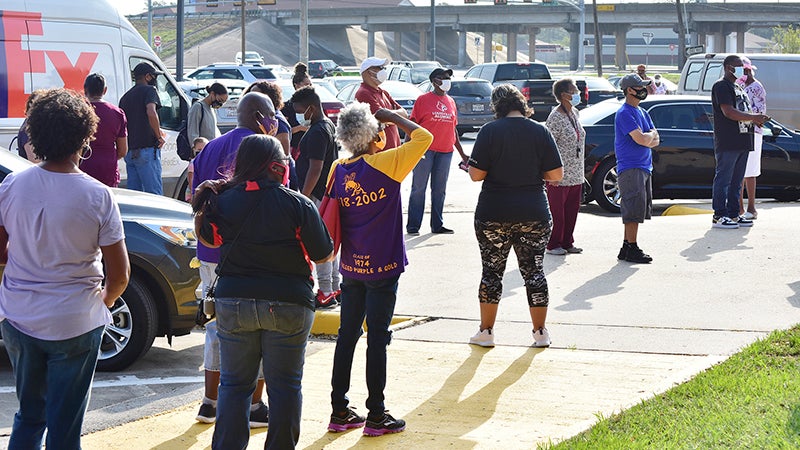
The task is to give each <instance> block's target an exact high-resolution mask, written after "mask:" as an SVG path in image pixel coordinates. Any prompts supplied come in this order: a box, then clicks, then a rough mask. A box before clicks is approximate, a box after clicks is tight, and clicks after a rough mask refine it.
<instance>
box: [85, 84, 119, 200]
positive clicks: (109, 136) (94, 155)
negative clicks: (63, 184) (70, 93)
mask: <svg viewBox="0 0 800 450" xmlns="http://www.w3.org/2000/svg"><path fill="white" fill-rule="evenodd" d="M106 90H107V87H106V79H105V78H104V77H103V76H102V75H100V74H99V73H92V74H89V76H87V77H86V80H85V81H84V82H83V93H84V95H86V98H88V99H89V101H90V102H92V106H93V107H94V112H95V114H97V117H98V118H99V119H100V122H99V123H98V124H97V131H96V132H95V134H94V139H93V140H92V141H91V142H90V143H89V148H91V149H92V151H91V153H90V154H89V155H87V156H84V157H85V158H86V159H84V160H83V161H81V170H82V171H84V172H86V173H88V174H89V175H91V176H92V177H93V178H95V179H96V180H98V181H100V182H101V183H103V184H105V185H106V186H109V187H117V186H119V168H118V166H117V161H119V160H120V159H122V158H124V157H125V154H126V153H128V121H127V119H126V118H125V113H124V112H123V111H122V110H121V109H119V108H117V107H116V106H114V105H112V104H111V103H108V102H107V101H105V100H103V96H104V95H106Z"/></svg>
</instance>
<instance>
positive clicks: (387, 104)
mask: <svg viewBox="0 0 800 450" xmlns="http://www.w3.org/2000/svg"><path fill="white" fill-rule="evenodd" d="M356 100H358V101H359V102H361V103H366V104H368V105H369V109H370V111H372V114H375V111H377V110H379V109H381V108H386V109H400V108H402V106H400V105H399V104H398V103H397V102H396V101H394V99H393V98H392V96H391V95H389V93H388V92H386V91H384V90H383V89H381V88H374V87H372V86H368V85H367V84H366V83H361V86H360V87H359V88H358V90H357V91H356ZM384 131H385V132H386V147H385V148H387V149H389V148H397V147H400V133H399V132H398V131H397V125H395V124H393V123H387V124H386V128H385V129H384Z"/></svg>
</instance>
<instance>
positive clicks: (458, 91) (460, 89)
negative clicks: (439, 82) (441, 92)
mask: <svg viewBox="0 0 800 450" xmlns="http://www.w3.org/2000/svg"><path fill="white" fill-rule="evenodd" d="M447 93H448V94H450V96H451V97H491V95H492V85H491V84H489V83H486V82H480V81H460V82H459V81H456V82H454V83H453V85H452V87H450V90H449V91H447Z"/></svg>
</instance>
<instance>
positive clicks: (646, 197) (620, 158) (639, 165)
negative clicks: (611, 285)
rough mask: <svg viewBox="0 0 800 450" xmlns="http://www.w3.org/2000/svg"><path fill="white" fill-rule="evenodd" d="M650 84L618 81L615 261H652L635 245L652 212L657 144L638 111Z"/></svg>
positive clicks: (642, 112) (633, 76)
mask: <svg viewBox="0 0 800 450" xmlns="http://www.w3.org/2000/svg"><path fill="white" fill-rule="evenodd" d="M651 82H652V81H650V80H642V79H641V78H640V77H639V75H636V74H629V75H626V76H625V77H624V78H622V81H621V82H620V84H619V87H620V89H622V92H623V93H624V94H625V103H623V104H622V107H621V108H620V109H619V110H618V111H617V116H616V118H615V119H614V131H615V137H614V148H615V150H616V156H617V183H618V184H619V193H620V197H621V201H620V212H621V213H622V223H623V224H624V225H625V236H624V238H623V241H622V249H620V251H619V255H618V256H617V258H618V259H621V260H625V261H629V262H633V263H649V262H650V261H652V260H653V258H652V257H650V255H648V254H646V253H645V252H643V251H642V249H640V248H639V245H638V244H637V242H636V236H637V234H638V233H639V224H640V223H644V220H645V219H649V218H650V214H651V211H652V209H653V185H652V183H651V175H652V172H653V152H652V150H651V149H652V148H653V147H655V146H657V145H658V144H659V143H660V139H659V136H658V131H656V127H655V126H653V121H652V120H651V119H650V115H649V114H647V111H645V110H643V109H642V108H640V107H639V102H641V101H642V100H644V99H645V98H647V86H648V85H650V83H651Z"/></svg>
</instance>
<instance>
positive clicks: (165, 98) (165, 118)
mask: <svg viewBox="0 0 800 450" xmlns="http://www.w3.org/2000/svg"><path fill="white" fill-rule="evenodd" d="M143 61H147V62H149V63H150V64H152V65H153V67H160V66H159V65H158V64H156V63H155V62H154V61H150V60H147V59H145V58H140V57H137V56H132V57H131V59H130V67H136V65H137V64H139V63H140V62H143ZM156 90H157V91H158V99H159V100H160V101H161V108H160V109H159V110H158V120H159V121H160V122H161V128H164V129H167V130H175V131H177V130H178V129H180V127H181V120H182V118H181V96H180V94H179V93H178V90H177V89H176V88H175V86H173V85H172V83H170V81H169V79H168V78H167V77H166V76H164V75H159V76H158V78H157V79H156Z"/></svg>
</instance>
